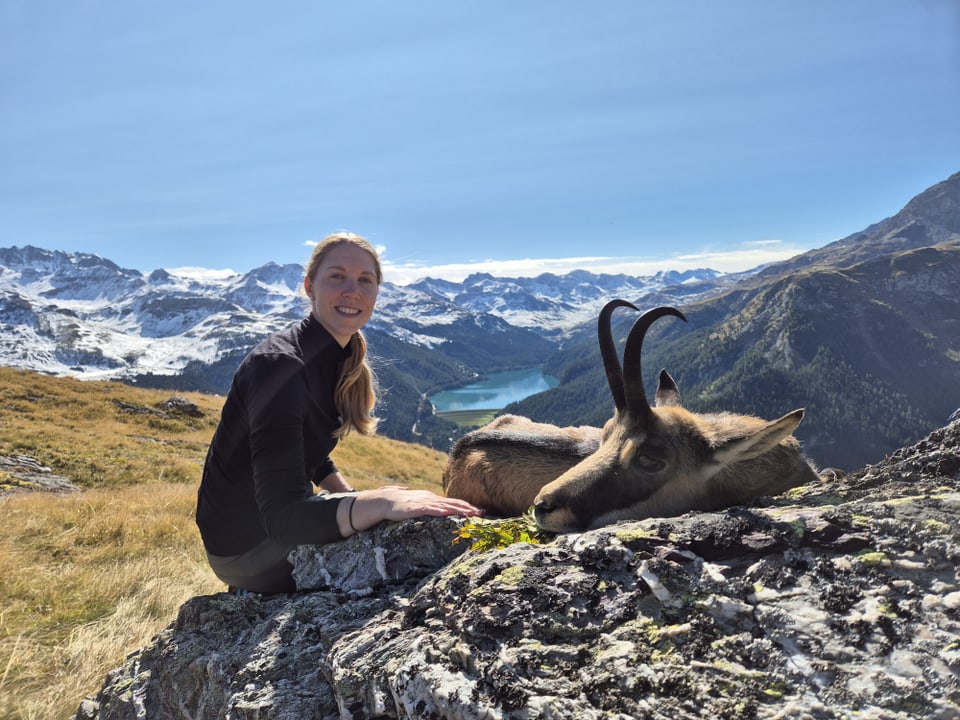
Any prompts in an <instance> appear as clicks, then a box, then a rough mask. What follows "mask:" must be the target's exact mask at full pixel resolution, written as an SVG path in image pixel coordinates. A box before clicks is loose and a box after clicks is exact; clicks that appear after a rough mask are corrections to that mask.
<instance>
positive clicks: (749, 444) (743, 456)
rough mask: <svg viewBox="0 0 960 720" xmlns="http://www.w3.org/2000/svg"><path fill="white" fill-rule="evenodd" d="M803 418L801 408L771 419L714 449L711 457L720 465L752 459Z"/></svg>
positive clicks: (768, 448)
mask: <svg viewBox="0 0 960 720" xmlns="http://www.w3.org/2000/svg"><path fill="white" fill-rule="evenodd" d="M801 420H803V408H800V409H799V410H794V411H793V412H791V413H787V414H786V415H784V416H783V417H782V418H780V419H778V420H772V421H771V422H768V423H767V424H766V425H764V426H763V427H762V428H760V429H759V430H757V431H756V432H755V433H753V434H752V435H748V436H747V437H744V438H737V439H736V440H731V441H730V442H728V443H726V444H725V445H721V446H720V447H718V448H717V449H716V450H714V453H713V458H714V461H715V462H716V463H718V464H719V465H721V466H727V465H732V464H733V463H736V462H741V461H743V460H752V459H753V458H755V457H759V456H760V455H763V454H764V453H765V452H768V451H770V450H772V449H773V448H775V447H776V446H777V444H778V443H779V442H780V441H781V440H783V439H784V438H786V437H788V436H789V435H790V433H792V432H793V431H794V430H796V429H797V425H799V424H800V421H801Z"/></svg>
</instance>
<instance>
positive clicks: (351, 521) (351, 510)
mask: <svg viewBox="0 0 960 720" xmlns="http://www.w3.org/2000/svg"><path fill="white" fill-rule="evenodd" d="M356 503H357V496H356V495H354V496H353V497H352V498H350V511H349V512H348V514H347V520H348V521H349V523H350V529H351V530H353V531H354V532H360V531H359V530H357V528H356V527H354V524H353V506H354V505H356Z"/></svg>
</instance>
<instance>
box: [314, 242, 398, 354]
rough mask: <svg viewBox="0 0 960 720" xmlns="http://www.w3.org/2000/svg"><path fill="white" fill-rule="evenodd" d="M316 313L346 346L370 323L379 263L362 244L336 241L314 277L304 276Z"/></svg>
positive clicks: (322, 323) (320, 320)
mask: <svg viewBox="0 0 960 720" xmlns="http://www.w3.org/2000/svg"><path fill="white" fill-rule="evenodd" d="M303 288H304V290H306V293H307V297H309V298H310V308H311V311H312V312H313V316H314V317H315V318H316V319H317V320H318V321H319V322H320V324H321V325H323V327H325V328H326V330H327V332H329V333H330V334H331V335H332V336H333V338H334V339H335V340H336V341H337V342H338V343H340V347H346V345H347V343H348V342H350V338H351V337H353V334H354V333H355V332H357V330H359V329H360V328H362V327H363V326H364V325H366V324H367V321H368V320H369V319H370V315H372V314H373V306H374V305H375V304H376V302H377V292H378V291H379V290H380V288H379V286H378V285H377V266H376V265H375V264H374V261H373V258H372V257H371V256H370V253H368V252H367V251H366V250H364V249H363V248H359V247H357V246H356V245H351V244H349V243H341V244H339V245H334V246H333V247H332V248H330V250H328V251H327V254H326V256H325V257H324V258H323V262H321V263H320V266H319V267H318V268H317V271H316V273H315V274H314V276H313V277H312V278H309V277H308V278H304V280H303Z"/></svg>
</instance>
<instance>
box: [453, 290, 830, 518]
mask: <svg viewBox="0 0 960 720" xmlns="http://www.w3.org/2000/svg"><path fill="white" fill-rule="evenodd" d="M617 307H633V308H634V309H636V308H635V307H634V306H633V305H632V304H630V303H628V302H626V301H623V300H613V301H611V302H610V303H608V304H607V305H606V306H605V307H604V308H603V310H602V311H601V313H600V318H599V320H598V335H599V340H600V350H601V355H602V357H603V363H604V369H605V371H606V375H607V382H608V384H609V386H610V392H611V394H612V396H613V400H614V406H615V410H614V414H613V417H612V418H611V419H610V420H608V421H607V423H606V424H605V425H604V428H603V430H602V432H600V433H599V434H600V437H599V444H598V445H597V444H596V443H597V439H596V438H597V433H598V431H597V430H596V429H586V430H585V429H584V428H557V427H555V426H551V425H544V424H540V423H532V422H531V421H529V420H526V419H525V418H511V419H509V420H507V419H506V416H505V417H504V418H498V420H495V421H494V422H493V423H491V424H490V425H488V426H486V427H484V428H481V429H480V430H477V431H474V433H470V434H469V435H467V436H465V437H464V438H463V439H461V441H460V442H459V443H458V444H457V446H455V447H454V448H453V450H452V451H451V458H450V461H449V462H448V465H447V470H446V471H445V473H444V488H445V489H446V490H447V494H449V495H453V496H456V497H464V498H466V499H468V500H470V501H471V502H474V503H476V504H478V505H480V506H482V507H487V508H488V510H489V511H490V512H491V513H495V514H511V515H512V514H518V513H520V512H523V511H524V510H526V509H527V508H528V507H529V506H530V504H529V501H530V500H531V496H530V493H531V488H533V487H539V491H538V492H536V494H535V495H534V496H533V498H532V501H533V502H532V504H533V507H534V517H535V519H536V521H537V524H538V525H539V526H540V527H542V528H544V529H545V530H550V531H554V532H570V531H576V530H583V529H587V528H592V527H599V526H601V525H605V524H609V523H613V522H617V521H619V520H635V519H641V518H645V517H664V516H671V515H679V514H682V513H684V512H687V511H689V510H716V509H720V508H724V507H730V506H733V505H738V504H742V503H744V502H746V501H748V500H751V499H753V498H755V497H758V496H763V495H775V494H778V493H780V492H783V491H785V490H787V489H789V488H792V487H796V486H797V485H801V484H804V483H807V482H811V481H814V480H817V479H818V478H819V476H818V475H817V473H816V472H815V471H814V469H813V468H812V467H811V465H810V464H809V463H808V462H807V460H806V459H805V458H804V457H803V455H802V454H801V452H800V447H799V443H798V442H797V440H796V439H795V438H794V437H793V436H792V434H791V433H792V432H793V431H794V429H796V427H797V425H798V424H799V423H800V421H801V419H802V418H803V410H802V409H799V410H794V411H793V412H790V413H788V414H786V415H784V416H783V417H781V418H779V419H778V420H774V421H770V422H768V421H765V420H762V419H760V418H756V417H752V416H747V415H737V414H733V413H709V414H696V413H692V412H690V411H689V410H686V409H684V408H683V407H682V406H681V405H680V392H679V389H678V388H677V385H676V383H675V382H674V380H673V378H671V377H670V375H669V374H668V373H667V372H666V371H661V373H660V377H659V382H658V387H657V393H656V396H655V398H656V407H651V406H650V404H649V402H648V401H647V397H646V394H645V393H644V390H643V380H642V376H641V363H640V355H641V350H642V347H643V339H644V336H645V335H646V332H647V330H648V329H649V328H650V326H651V325H652V324H653V323H654V322H655V321H656V320H658V319H659V318H661V317H664V316H667V315H672V316H674V317H678V318H680V319H682V320H686V318H685V317H684V315H683V314H682V313H681V312H680V311H679V310H676V309H674V308H669V307H661V308H655V309H653V310H650V311H648V312H646V313H644V314H643V315H642V316H641V317H640V318H639V319H638V320H637V321H636V323H635V324H634V326H633V328H632V329H631V331H630V333H629V335H628V337H627V342H626V347H625V349H624V358H623V368H621V367H620V362H619V360H618V358H617V352H616V347H615V345H614V342H613V338H612V334H611V331H610V315H611V314H612V312H613V310H614V309H616V308H617ZM498 421H499V422H500V425H499V426H497V423H498ZM514 428H516V429H520V428H522V430H519V431H517V432H515V431H514ZM565 437H567V438H570V437H574V438H576V439H575V440H573V441H570V440H568V441H567V444H564V442H563V438H565ZM589 447H594V450H593V451H592V452H589V451H588V448H589ZM550 448H554V452H556V456H557V457H555V458H554V459H553V461H552V462H551V461H547V460H544V459H543V458H544V455H545V454H548V453H549V452H550V450H549V449H550ZM561 448H562V449H561ZM584 452H588V454H587V455H586V456H584ZM528 466H530V467H531V468H532V469H533V472H528V471H527V468H528ZM558 466H565V469H563V470H562V471H561V474H559V475H558V476H555V479H554V478H551V477H549V474H550V472H552V471H554V470H555V468H556V467H558Z"/></svg>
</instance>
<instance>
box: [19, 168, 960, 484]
mask: <svg viewBox="0 0 960 720" xmlns="http://www.w3.org/2000/svg"><path fill="white" fill-rule="evenodd" d="M302 279H303V268H302V267H301V266H300V265H277V264H273V263H269V264H267V265H264V266H262V267H259V268H256V269H254V270H252V271H250V272H247V273H230V274H224V273H220V274H214V273H196V272H194V273H189V274H188V273H177V272H175V271H168V270H155V271H153V272H150V273H144V272H141V271H138V270H130V269H125V268H121V267H119V266H117V265H116V264H115V263H113V262H111V261H110V260H108V259H106V258H102V257H98V256H96V255H92V254H86V253H64V252H60V251H56V250H46V249H40V248H36V247H24V248H17V247H10V248H0V364H3V365H8V366H12V367H18V368H25V369H30V370H35V371H38V372H44V373H52V374H56V375H72V376H76V377H82V378H90V379H117V380H123V381H125V382H130V383H138V384H141V385H146V386H151V387H167V388H171V389H176V390H196V391H203V392H212V393H218V394H222V393H225V392H226V390H227V388H228V387H229V383H230V380H231V378H232V375H233V371H234V370H235V369H236V366H237V364H238V363H239V361H240V359H241V358H242V357H243V355H244V354H245V353H246V352H247V351H248V350H249V349H250V348H251V347H253V345H255V344H256V343H257V342H258V341H259V340H260V339H262V338H263V337H264V336H265V335H267V334H268V333H270V332H272V331H274V330H277V329H279V328H281V327H284V326H286V325H288V324H290V323H291V322H294V321H296V320H298V319H299V318H301V317H302V316H303V315H304V313H305V312H306V308H307V304H306V300H305V298H304V297H303V295H302V291H301V288H302ZM958 281H960V174H957V175H954V176H952V177H951V178H949V179H948V180H945V181H944V182H942V183H939V184H937V185H935V186H934V187H932V188H929V189H928V190H926V191H924V192H923V193H921V194H920V195H918V196H917V197H916V198H914V199H913V200H911V201H910V203H908V204H907V206H906V207H905V208H903V210H901V211H900V212H899V213H897V214H896V215H894V216H891V217H890V218H887V219H885V220H883V221H881V222H878V223H876V224H874V225H872V226H870V227H868V228H866V229H865V230H863V231H861V232H858V233H855V234H853V235H851V236H849V237H847V238H844V239H842V240H839V241H837V242H835V243H831V244H830V245H827V246H825V247H823V248H820V249H817V250H814V251H811V252H808V253H805V254H803V255H800V256H798V257H796V258H793V259H791V260H788V261H786V262H783V263H777V264H774V265H770V266H767V267H763V268H757V269H756V270H754V271H751V272H747V273H742V274H737V275H723V274H720V273H717V272H715V271H712V270H709V269H701V270H696V271H691V272H687V273H659V274H657V275H654V276H649V277H633V276H627V275H597V274H592V273H588V272H584V271H575V272H572V273H569V274H566V275H562V276H558V275H552V274H543V275H540V276H538V277H535V278H499V277H493V276H491V275H487V274H475V275H471V276H470V277H468V278H466V279H465V280H464V281H463V282H459V283H458V282H450V281H446V280H437V279H432V278H425V279H422V280H420V281H418V282H415V283H413V284H410V285H406V286H397V285H392V284H390V283H385V284H384V286H383V288H382V289H381V294H380V298H379V301H378V304H377V312H376V313H375V316H374V319H373V320H371V322H370V323H369V324H368V325H367V328H366V331H365V332H366V335H367V338H368V341H369V344H370V348H371V357H372V358H373V363H374V367H375V369H376V371H377V375H378V379H379V382H380V384H381V388H382V399H383V402H382V405H381V406H380V407H379V409H378V415H380V417H381V418H382V422H381V432H382V433H383V434H385V435H388V436H390V437H394V438H396V439H400V440H408V441H417V442H422V443H424V444H428V445H431V446H433V447H438V448H442V449H445V448H446V447H447V446H449V443H450V441H451V440H452V438H454V437H455V436H456V435H458V434H460V433H461V432H462V431H461V430H459V429H458V428H457V427H456V426H455V425H453V424H452V423H449V422H448V421H445V420H443V419H442V418H440V417H438V416H436V415H435V414H434V413H433V412H432V407H431V406H430V404H429V402H427V400H426V398H427V396H428V395H430V394H432V393H434V392H436V391H437V390H440V389H443V388H448V387H453V386H456V385H460V384H464V383H466V382H469V381H471V380H472V379H475V378H476V377H478V376H481V375H483V374H486V373H490V372H495V371H499V370H509V369H517V368H523V367H534V366H544V368H545V370H546V371H547V372H549V373H550V374H552V375H555V376H556V377H558V378H560V381H561V382H560V385H559V386H558V387H556V388H554V389H551V390H548V391H546V392H544V393H541V394H540V395H537V396H534V397H531V398H528V399H526V400H524V401H521V402H520V403H518V404H516V405H515V406H511V407H510V408H508V410H510V411H514V412H520V413H522V414H526V415H529V416H530V417H532V418H534V419H536V420H541V421H547V422H555V423H558V424H583V423H588V424H602V423H603V422H604V421H605V420H606V419H607V418H608V417H609V414H610V412H611V407H612V403H611V400H610V398H609V391H608V390H607V388H606V380H605V375H604V373H603V370H602V366H601V364H600V359H599V352H598V349H597V345H596V330H595V318H596V315H597V312H598V311H599V308H600V307H601V306H602V305H603V304H604V302H606V301H607V300H608V299H610V298H613V297H622V298H626V299H629V300H631V301H632V302H634V303H635V304H637V305H638V307H651V306H653V305H664V304H669V305H676V306H678V307H680V308H682V309H683V311H684V313H685V314H686V316H687V318H688V323H686V324H684V323H680V322H672V323H668V322H667V321H661V323H658V325H657V326H655V327H654V329H653V331H651V333H650V339H649V341H648V342H647V343H646V347H645V349H644V369H645V372H644V374H645V376H648V377H647V387H650V385H651V384H652V382H653V380H652V378H653V375H654V373H655V371H657V370H658V369H659V368H660V367H662V366H664V367H667V368H668V369H669V370H670V372H671V374H673V375H674V377H675V378H676V379H677V380H678V382H679V383H680V386H681V391H682V393H683V397H684V404H685V405H686V406H688V407H689V408H690V409H693V410H696V411H703V412H706V411H713V410H733V411H737V412H749V413H754V414H757V415H761V416H765V417H777V416H779V415H781V414H783V413H785V412H787V411H789V410H792V409H793V408H794V407H801V406H802V407H806V408H807V411H808V413H807V418H806V419H805V420H804V422H803V424H802V425H801V427H800V429H799V430H798V433H797V435H798V437H799V438H800V439H801V440H802V441H803V442H804V443H805V447H806V449H807V451H808V453H809V454H810V455H811V456H812V457H813V458H814V460H816V461H817V462H819V463H821V464H829V465H837V466H840V467H851V468H852V467H858V466H860V465H862V464H863V463H865V462H871V461H874V460H876V459H879V458H881V457H882V456H883V453H885V452H889V451H891V450H893V449H895V448H897V447H900V446H902V445H904V444H906V443H907V442H910V441H913V440H915V439H916V438H918V437H921V436H922V435H924V434H925V433H926V432H929V430H930V429H932V428H935V427H939V426H940V425H942V424H943V422H944V420H945V418H946V417H947V416H948V415H949V414H950V412H951V411H952V410H953V409H955V408H956V407H958V406H960V394H958V386H960V383H958V382H957V379H958V377H960V375H958V370H960V297H958V290H957V288H958V287H960V282H958ZM616 317H617V318H618V320H617V324H616V327H617V329H618V335H619V337H620V338H621V340H622V337H623V336H624V335H625V334H626V331H627V328H628V323H629V321H630V318H629V317H628V314H627V313H625V312H624V313H623V314H622V315H621V314H620V313H618V315H617V316H616Z"/></svg>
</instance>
